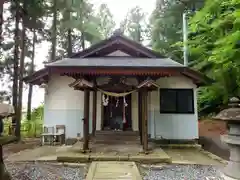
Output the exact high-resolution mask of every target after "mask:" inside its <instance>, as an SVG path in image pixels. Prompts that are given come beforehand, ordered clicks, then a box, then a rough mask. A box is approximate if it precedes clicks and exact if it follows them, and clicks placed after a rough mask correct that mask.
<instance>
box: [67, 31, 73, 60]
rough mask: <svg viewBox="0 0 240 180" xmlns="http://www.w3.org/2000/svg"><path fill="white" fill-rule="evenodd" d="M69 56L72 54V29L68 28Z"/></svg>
mask: <svg viewBox="0 0 240 180" xmlns="http://www.w3.org/2000/svg"><path fill="white" fill-rule="evenodd" d="M67 34H68V52H67V53H68V57H70V56H71V55H72V30H71V29H68V33H67Z"/></svg>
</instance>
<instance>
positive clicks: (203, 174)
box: [141, 165, 224, 180]
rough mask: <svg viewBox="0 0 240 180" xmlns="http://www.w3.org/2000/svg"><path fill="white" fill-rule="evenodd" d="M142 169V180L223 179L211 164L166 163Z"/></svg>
mask: <svg viewBox="0 0 240 180" xmlns="http://www.w3.org/2000/svg"><path fill="white" fill-rule="evenodd" d="M142 170H143V169H142ZM143 171H144V172H143V173H144V175H143V176H144V180H224V178H223V177H221V174H220V170H219V169H218V168H217V167H213V166H200V165H167V166H163V167H162V168H158V169H154V168H149V169H144V170H143ZM141 172H142V171H141Z"/></svg>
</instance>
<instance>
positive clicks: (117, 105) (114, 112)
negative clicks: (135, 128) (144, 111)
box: [103, 94, 132, 130]
mask: <svg viewBox="0 0 240 180" xmlns="http://www.w3.org/2000/svg"><path fill="white" fill-rule="evenodd" d="M125 99H126V103H127V104H128V105H127V106H126V107H125V117H126V123H123V101H124V100H123V97H112V96H110V97H109V102H108V105H107V106H104V109H103V112H104V116H103V117H104V119H103V127H104V129H113V130H114V129H120V130H132V112H131V109H132V108H131V107H132V104H131V94H130V95H127V96H126V97H125ZM119 122H120V123H119Z"/></svg>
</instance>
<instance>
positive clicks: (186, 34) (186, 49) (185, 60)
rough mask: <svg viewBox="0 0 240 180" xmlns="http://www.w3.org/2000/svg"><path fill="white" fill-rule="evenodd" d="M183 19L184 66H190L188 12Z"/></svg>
mask: <svg viewBox="0 0 240 180" xmlns="http://www.w3.org/2000/svg"><path fill="white" fill-rule="evenodd" d="M182 18H183V60H184V66H188V45H187V41H188V23H187V12H184V13H183V15H182Z"/></svg>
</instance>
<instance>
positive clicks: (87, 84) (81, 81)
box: [69, 78, 94, 88]
mask: <svg viewBox="0 0 240 180" xmlns="http://www.w3.org/2000/svg"><path fill="white" fill-rule="evenodd" d="M69 86H70V87H74V88H77V87H79V88H82V87H88V88H93V87H94V84H93V83H92V82H89V81H87V80H85V79H83V78H81V79H78V80H76V81H74V82H72V83H71V84H69Z"/></svg>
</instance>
